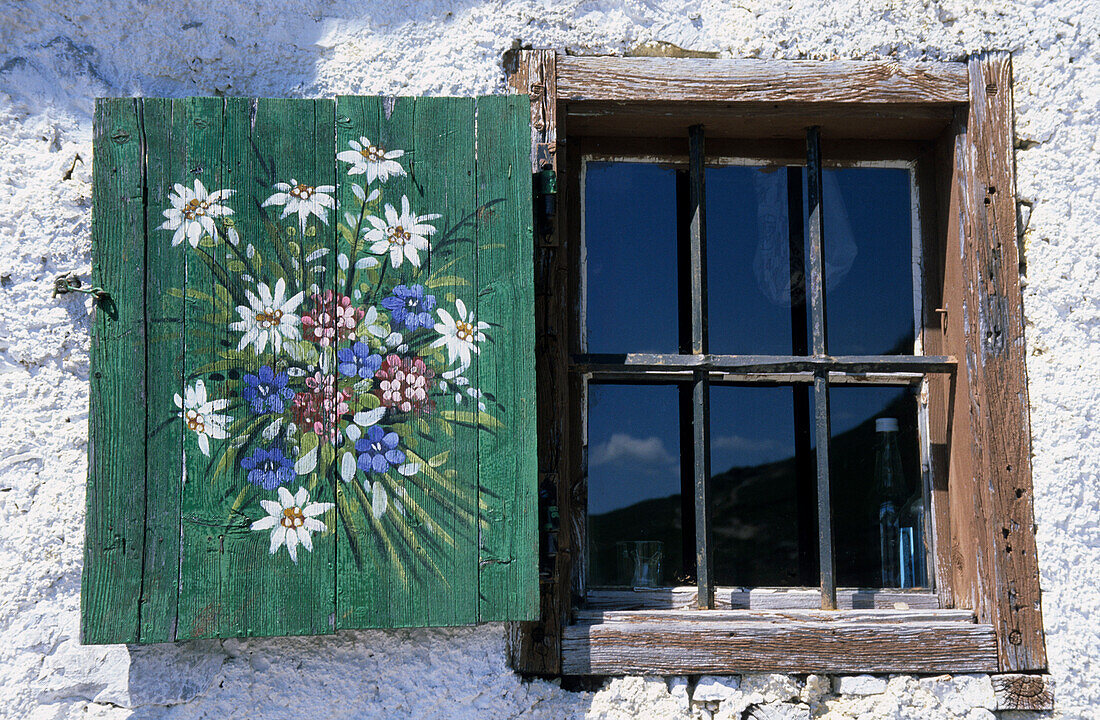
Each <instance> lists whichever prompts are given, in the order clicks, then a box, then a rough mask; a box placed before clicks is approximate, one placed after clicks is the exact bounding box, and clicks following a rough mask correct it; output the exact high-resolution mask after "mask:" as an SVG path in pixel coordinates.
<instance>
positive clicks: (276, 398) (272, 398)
mask: <svg viewBox="0 0 1100 720" xmlns="http://www.w3.org/2000/svg"><path fill="white" fill-rule="evenodd" d="M289 380H290V377H289V376H287V374H286V373H285V372H281V373H279V374H278V375H276V374H275V371H274V370H272V369H271V367H270V366H269V365H264V366H263V367H262V368H260V369H259V370H258V371H257V372H256V374H255V375H245V376H244V384H245V387H244V388H243V389H242V390H241V397H243V398H244V399H245V400H246V401H248V402H249V403H250V404H251V405H252V412H254V413H255V414H257V415H263V414H264V413H269V412H274V413H281V412H282V411H283V406H284V405H285V404H286V402H287V400H290V399H291V398H292V397H294V391H293V390H291V389H290V388H288V387H287V386H286V384H287V382H288V381H289Z"/></svg>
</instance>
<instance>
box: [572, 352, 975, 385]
mask: <svg viewBox="0 0 1100 720" xmlns="http://www.w3.org/2000/svg"><path fill="white" fill-rule="evenodd" d="M572 360H573V367H572V368H571V369H572V370H573V371H574V372H582V373H592V374H604V373H607V372H613V373H644V372H653V371H658V372H660V371H672V372H676V371H689V372H690V371H692V370H697V369H700V368H702V369H706V370H710V371H714V372H724V373H754V374H755V373H804V372H809V373H813V372H815V371H818V370H826V371H828V372H846V373H891V372H901V373H953V372H955V367H956V365H957V363H956V361H955V358H954V357H951V356H949V355H835V356H829V355H823V356H806V357H800V356H791V355H678V354H668V353H665V354H659V353H601V354H589V355H574V356H573V358H572ZM812 380H813V378H812V377H811V378H810V381H811V382H812Z"/></svg>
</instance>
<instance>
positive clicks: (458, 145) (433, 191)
mask: <svg viewBox="0 0 1100 720" xmlns="http://www.w3.org/2000/svg"><path fill="white" fill-rule="evenodd" d="M402 104H405V105H406V106H407V107H408V109H409V110H411V115H412V124H411V130H412V133H413V145H414V147H415V152H414V153H413V155H412V158H411V160H410V161H409V164H408V168H409V178H408V179H409V190H410V192H409V193H408V195H409V200H410V201H411V202H412V204H413V208H414V211H415V212H416V213H417V214H421V213H429V212H431V213H441V214H442V215H443V217H442V218H440V219H439V220H438V221H436V224H437V226H438V227H439V228H440V231H439V232H438V233H437V234H436V235H434V236H433V238H432V242H431V254H430V258H429V260H428V263H427V267H426V268H425V269H426V270H427V271H428V273H425V274H424V275H421V276H420V278H418V280H423V281H426V282H428V290H429V291H432V292H437V294H438V295H439V298H438V299H439V307H444V308H447V309H448V310H450V311H451V312H452V314H456V312H455V310H454V308H455V300H454V299H451V297H450V295H451V293H446V294H444V293H442V292H439V291H436V290H435V289H434V288H433V287H432V283H431V281H430V280H428V278H430V277H433V276H435V269H436V268H445V270H444V271H443V273H444V274H445V275H449V276H455V277H458V278H461V284H459V285H458V287H456V288H455V289H454V290H453V291H452V292H453V293H454V294H455V295H456V296H457V297H456V298H455V299H458V298H461V299H462V300H463V302H464V303H465V304H466V307H467V310H468V311H469V312H470V313H472V314H473V315H474V316H475V317H477V318H479V319H480V318H481V310H480V304H481V295H480V291H481V282H480V277H479V274H478V243H477V229H478V224H479V221H480V217H479V215H480V213H479V212H478V204H479V199H478V195H477V186H476V180H475V170H476V167H475V164H476V161H477V154H476V152H477V143H476V137H475V133H476V104H475V100H474V98H469V97H467V98H401V99H399V100H398V101H397V106H395V109H394V116H393V117H392V118H391V122H396V118H397V113H398V112H399V111H400V106H401V105H402ZM394 147H399V146H398V145H394ZM417 208H422V209H417ZM498 338H499V339H500V340H503V339H504V338H503V337H500V335H497V336H494V338H493V340H494V341H493V342H488V343H483V344H482V347H481V348H480V353H479V354H478V356H477V357H473V361H472V365H471V368H470V370H469V371H467V373H466V377H468V378H469V379H470V383H471V386H472V387H480V382H479V375H480V372H481V367H482V366H483V365H485V364H488V363H496V362H500V361H504V360H505V359H504V358H503V357H499V356H500V355H503V354H504V353H505V350H504V348H502V347H501V346H500V344H499V343H498V342H497V339H498ZM471 408H473V409H474V410H476V409H477V404H476V402H473V403H472V404H471V398H469V397H468V396H467V397H466V398H465V399H464V402H463V403H459V402H458V401H457V399H456V398H455V393H450V394H449V395H448V396H447V397H446V398H445V399H444V400H441V401H440V403H439V405H438V406H437V408H436V410H435V412H436V413H442V412H446V411H450V412H452V413H459V412H469V411H470V410H471ZM507 410H508V411H511V408H507ZM452 428H453V435H451V436H450V437H436V438H433V439H431V440H427V439H423V440H422V442H421V446H420V447H418V448H417V455H418V456H419V457H420V459H421V460H423V461H426V460H428V459H429V458H431V457H432V456H434V455H435V454H437V453H440V452H444V451H445V452H448V453H450V459H449V460H448V462H447V463H446V465H445V466H444V468H445V469H443V470H442V472H443V473H444V480H445V481H446V484H445V485H444V486H443V487H442V488H440V489H441V490H442V492H438V491H434V490H433V489H431V488H428V487H425V488H424V492H423V495H422V496H421V497H420V498H419V500H420V502H421V503H422V506H423V507H424V508H425V510H426V511H427V512H428V514H429V516H431V517H433V518H437V517H438V518H442V519H443V529H444V531H445V532H447V533H448V534H449V535H450V536H451V537H452V538H453V539H454V543H453V544H449V545H441V546H440V547H439V549H438V552H437V553H436V555H435V557H436V561H435V562H436V564H437V566H438V569H439V572H438V573H425V574H424V575H422V576H420V578H418V580H417V581H416V582H415V584H414V585H413V586H412V587H411V588H410V592H411V593H412V595H413V596H414V597H415V598H416V599H417V603H416V604H415V605H414V607H415V608H416V614H413V615H411V616H410V617H408V618H407V619H405V621H404V624H410V625H416V626H433V625H434V626H439V625H468V624H472V623H475V622H477V618H478V543H479V537H480V534H481V532H483V531H484V528H483V527H481V526H479V522H478V521H479V512H478V502H479V499H478V465H479V463H478V452H479V451H478V438H479V431H478V430H477V428H476V427H475V426H474V425H473V424H471V423H470V422H454V423H452ZM527 480H528V481H532V482H533V481H534V475H533V473H532V474H531V476H529V477H528V478H527ZM414 529H415V528H414ZM410 539H412V536H411V535H410Z"/></svg>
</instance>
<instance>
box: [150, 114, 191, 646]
mask: <svg viewBox="0 0 1100 720" xmlns="http://www.w3.org/2000/svg"><path fill="white" fill-rule="evenodd" d="M143 109H144V119H145V138H146V146H147V151H146V153H145V158H146V176H147V182H146V207H145V213H146V227H147V228H148V232H147V239H146V250H145V253H146V269H145V316H146V322H145V332H146V338H147V345H146V354H145V360H146V370H147V373H148V375H149V377H150V378H152V382H149V383H148V387H147V388H146V413H147V414H148V420H147V423H146V428H145V433H146V441H145V442H146V448H147V450H146V461H145V494H146V510H145V563H144V575H143V577H142V588H141V604H142V606H141V607H142V609H141V637H140V641H141V642H168V641H171V640H175V636H176V617H177V606H178V603H179V561H180V500H181V496H182V491H183V478H182V470H183V423H182V422H180V420H179V408H178V407H176V404H175V402H174V400H173V398H174V397H175V396H176V395H177V394H178V395H181V396H182V395H183V392H184V391H183V313H184V310H183V297H182V295H181V294H180V292H179V290H180V288H181V286H182V279H183V277H184V269H185V263H184V257H185V256H184V254H183V250H184V249H185V248H182V247H178V246H173V245H172V238H173V233H172V232H170V231H168V230H162V229H158V228H159V227H160V226H161V224H162V223H163V222H164V221H165V216H164V214H163V212H164V210H165V208H169V207H171V201H170V197H169V196H170V193H171V190H172V186H173V184H174V183H175V182H178V181H179V180H180V179H181V178H183V177H185V175H186V172H187V168H185V167H184V165H183V163H184V158H185V156H186V148H185V146H184V142H185V140H186V137H187V127H186V113H184V112H181V111H179V109H178V108H177V107H176V105H175V103H173V102H172V101H171V100H164V99H159V98H147V99H145V100H144V101H143Z"/></svg>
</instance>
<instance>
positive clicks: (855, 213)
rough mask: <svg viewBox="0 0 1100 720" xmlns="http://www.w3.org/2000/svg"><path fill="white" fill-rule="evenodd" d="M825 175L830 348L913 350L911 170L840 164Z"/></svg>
mask: <svg viewBox="0 0 1100 720" xmlns="http://www.w3.org/2000/svg"><path fill="white" fill-rule="evenodd" d="M822 176H823V177H822V183H823V186H824V193H825V292H826V296H825V310H826V312H827V314H828V317H827V324H828V332H829V352H830V353H831V354H833V355H886V354H901V355H905V354H912V352H913V326H914V321H913V308H914V303H913V220H912V210H911V196H910V188H909V171H908V170H906V169H902V168H833V169H826V170H824V171H823V173H822Z"/></svg>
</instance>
